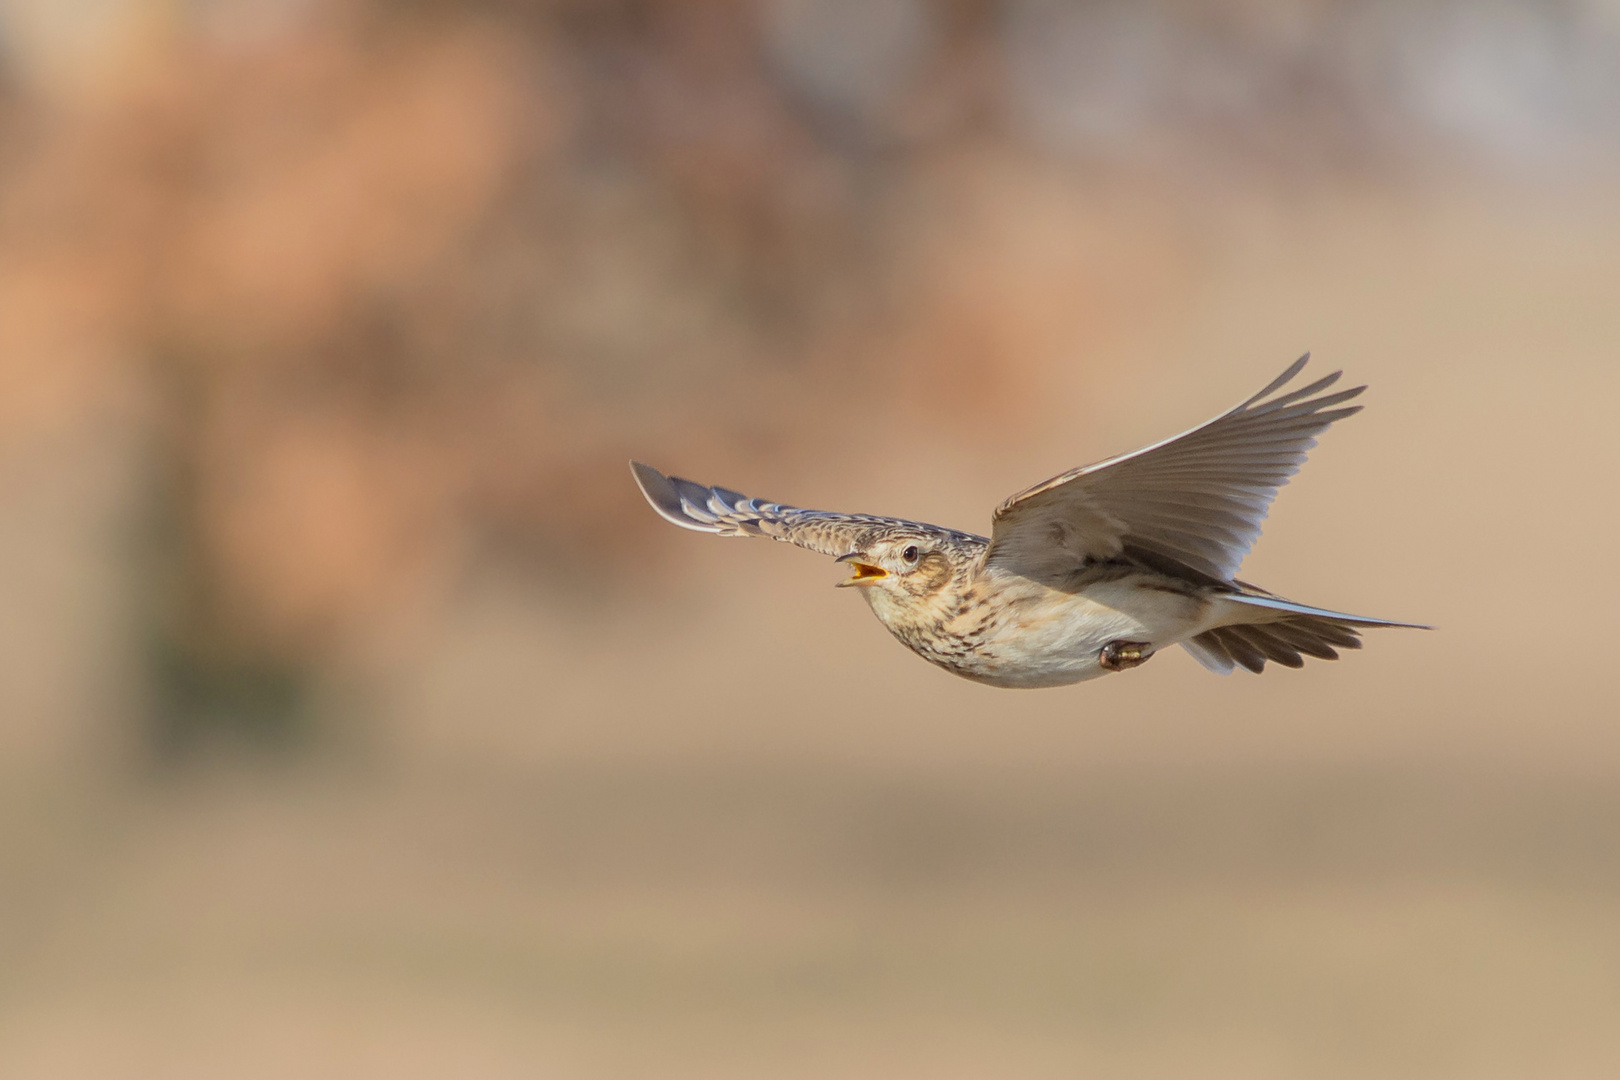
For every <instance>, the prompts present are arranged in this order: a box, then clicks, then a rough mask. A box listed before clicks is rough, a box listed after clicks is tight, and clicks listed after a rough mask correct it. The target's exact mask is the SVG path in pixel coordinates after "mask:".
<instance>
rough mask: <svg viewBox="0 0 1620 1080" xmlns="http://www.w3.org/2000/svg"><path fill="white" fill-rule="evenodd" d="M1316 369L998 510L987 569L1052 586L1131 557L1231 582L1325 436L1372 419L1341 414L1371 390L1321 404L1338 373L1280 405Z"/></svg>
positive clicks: (1292, 371) (1284, 378)
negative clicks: (1339, 423) (1293, 384)
mask: <svg viewBox="0 0 1620 1080" xmlns="http://www.w3.org/2000/svg"><path fill="white" fill-rule="evenodd" d="M1309 359H1310V354H1309V353H1307V354H1306V355H1304V356H1302V357H1300V358H1299V359H1298V360H1297V361H1295V362H1294V364H1293V365H1292V366H1290V367H1289V368H1288V370H1287V371H1285V372H1283V373H1282V374H1281V375H1279V376H1278V377H1277V378H1276V379H1275V380H1273V381H1272V383H1271V384H1270V385H1269V386H1267V387H1266V388H1265V389H1264V390H1262V391H1260V392H1259V393H1258V394H1256V395H1254V396H1253V397H1251V398H1250V399H1249V400H1247V401H1245V402H1244V403H1243V404H1241V405H1239V406H1238V407H1237V408H1235V409H1233V410H1231V411H1230V412H1226V413H1222V414H1221V415H1220V416H1217V417H1216V418H1215V419H1213V420H1210V421H1209V422H1208V423H1205V424H1201V425H1199V426H1198V427H1195V428H1193V429H1192V430H1191V431H1187V432H1184V433H1182V434H1180V435H1177V436H1175V437H1174V438H1170V439H1166V440H1164V441H1163V442H1159V443H1154V444H1153V445H1152V446H1148V447H1144V448H1143V449H1141V450H1137V451H1135V452H1133V453H1129V454H1124V455H1121V456H1120V457H1115V458H1109V459H1108V460H1107V461H1099V462H1098V463H1097V464H1095V465H1087V466H1085V467H1084V468H1079V469H1074V470H1071V471H1069V472H1066V473H1064V474H1063V475H1061V476H1054V477H1053V478H1052V479H1050V480H1048V481H1046V482H1045V483H1043V484H1037V485H1036V486H1034V487H1032V488H1030V489H1029V490H1027V491H1022V492H1019V493H1018V494H1017V495H1014V496H1013V497H1012V498H1010V499H1008V500H1007V501H1006V502H1004V503H1002V504H1001V506H1000V507H999V508H998V509H997V510H996V513H995V527H994V530H993V531H992V532H991V535H990V547H989V550H988V552H987V553H986V556H985V557H986V560H987V563H988V564H989V565H993V566H999V567H1001V568H1003V569H1007V570H1011V571H1013V572H1015V573H1019V574H1023V575H1026V576H1029V577H1035V578H1047V577H1051V576H1056V575H1063V574H1066V573H1068V572H1070V571H1072V570H1074V569H1075V568H1076V567H1077V566H1080V565H1082V564H1083V563H1084V562H1086V561H1088V560H1100V559H1110V558H1116V557H1119V556H1121V555H1124V556H1127V557H1135V558H1139V559H1143V560H1146V561H1148V562H1149V563H1152V564H1154V565H1158V566H1161V567H1165V568H1167V569H1170V570H1172V571H1175V572H1187V571H1191V572H1192V575H1193V576H1196V577H1204V578H1210V579H1214V580H1215V581H1220V582H1229V581H1231V580H1232V579H1233V577H1234V576H1235V575H1236V574H1237V570H1238V566H1239V565H1240V564H1241V563H1242V562H1243V556H1244V555H1245V554H1247V553H1248V550H1249V548H1250V546H1251V545H1253V543H1254V541H1255V539H1256V538H1257V537H1259V535H1260V524H1261V522H1262V521H1264V520H1265V517H1266V511H1267V509H1268V508H1269V507H1270V506H1271V500H1272V499H1273V498H1275V497H1276V495H1277V489H1278V488H1280V487H1281V486H1282V485H1284V484H1286V483H1287V482H1288V478H1289V477H1290V476H1292V475H1293V474H1294V473H1295V472H1297V471H1299V466H1300V465H1301V464H1302V463H1303V462H1304V461H1305V453H1306V451H1308V450H1309V449H1310V448H1311V447H1313V446H1315V445H1316V436H1317V435H1319V434H1321V432H1322V431H1323V429H1325V428H1326V427H1327V426H1328V425H1329V424H1331V423H1333V422H1334V421H1335V420H1341V419H1343V418H1344V417H1346V416H1349V415H1350V414H1352V413H1355V412H1358V411H1360V409H1361V406H1359V405H1352V406H1349V407H1347V408H1335V406H1338V405H1341V404H1343V403H1344V402H1346V401H1349V400H1350V399H1351V398H1353V397H1355V396H1356V395H1357V394H1359V393H1361V392H1362V391H1363V390H1365V389H1366V387H1365V386H1357V387H1352V388H1351V389H1349V390H1340V391H1338V392H1336V393H1331V394H1324V393H1322V391H1324V390H1326V389H1327V388H1328V387H1330V386H1332V385H1333V384H1334V383H1335V382H1337V381H1338V379H1339V375H1340V372H1337V371H1335V372H1334V373H1333V374H1331V375H1328V376H1325V377H1324V378H1321V379H1318V380H1317V381H1315V382H1313V383H1311V384H1310V385H1309V386H1305V387H1302V388H1301V389H1298V390H1293V391H1290V392H1288V393H1286V394H1278V393H1277V391H1279V390H1281V389H1282V388H1283V387H1284V386H1286V385H1287V384H1288V383H1289V382H1290V381H1291V380H1292V379H1293V378H1294V376H1296V375H1298V374H1299V373H1300V371H1301V370H1302V369H1303V368H1304V367H1305V362H1306V361H1307V360H1309ZM1274 394H1275V395H1276V396H1275V397H1273V396H1272V395H1274ZM1312 395H1318V396H1312Z"/></svg>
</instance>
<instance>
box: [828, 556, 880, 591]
mask: <svg viewBox="0 0 1620 1080" xmlns="http://www.w3.org/2000/svg"><path fill="white" fill-rule="evenodd" d="M867 557H868V556H867V554H866V552H864V551H852V552H850V553H849V554H848V555H840V556H839V557H838V558H837V559H836V560H834V561H836V562H847V563H849V564H850V567H851V568H852V569H853V570H854V571H855V574H854V576H853V577H847V578H845V579H844V580H843V581H840V582H839V583H838V588H840V589H842V588H845V587H847V586H850V585H870V584H872V582H874V581H880V580H882V579H883V578H886V577H888V576H889V572H888V571H887V570H885V569H883V567H881V566H873V565H872V564H871V563H869V562H862V561H861V560H862V559H865V558H867Z"/></svg>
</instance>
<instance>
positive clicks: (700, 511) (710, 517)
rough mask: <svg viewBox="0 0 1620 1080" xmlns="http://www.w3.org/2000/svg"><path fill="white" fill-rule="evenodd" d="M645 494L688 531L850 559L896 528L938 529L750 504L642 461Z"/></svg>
mask: <svg viewBox="0 0 1620 1080" xmlns="http://www.w3.org/2000/svg"><path fill="white" fill-rule="evenodd" d="M630 471H631V472H632V473H634V474H635V477H636V483H637V484H639V485H640V486H641V493H642V494H643V495H645V496H647V501H648V502H649V503H652V508H653V509H654V510H656V511H658V513H659V514H660V515H661V516H662V517H663V518H664V520H666V521H670V522H674V523H675V524H676V525H679V526H680V527H681V528H683V529H695V530H696V531H698V532H707V533H715V534H717V535H719V536H768V537H770V538H771V539H772V540H781V541H783V542H784V543H788V544H797V545H798V546H799V547H802V548H808V549H809V550H811V551H818V552H820V553H821V554H823V555H837V556H844V555H849V554H851V553H853V552H857V551H864V550H866V547H867V545H868V544H869V543H870V542H871V541H872V540H873V539H874V538H876V537H878V536H881V535H883V534H885V533H891V532H892V531H893V530H894V529H895V527H896V526H899V527H909V528H911V529H928V530H932V531H943V530H935V529H934V527H932V526H927V525H921V524H919V523H917V522H911V521H903V520H901V519H899V518H887V517H877V516H876V515H872V514H834V513H829V512H827V511H825V510H801V509H799V508H798V507H796V506H782V505H780V504H778V503H770V502H765V501H763V500H761V499H750V498H749V497H748V496H746V495H739V494H738V493H737V492H735V491H728V490H727V489H725V488H723V487H705V486H704V485H702V484H699V483H696V482H694V481H691V480H685V479H682V478H681V477H679V476H665V475H664V474H663V473H661V472H659V471H658V470H657V469H654V468H652V467H651V466H649V465H643V464H642V463H641V462H639V461H632V462H631V463H630Z"/></svg>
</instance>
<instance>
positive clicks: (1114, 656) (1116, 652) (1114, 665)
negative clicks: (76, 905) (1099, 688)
mask: <svg viewBox="0 0 1620 1080" xmlns="http://www.w3.org/2000/svg"><path fill="white" fill-rule="evenodd" d="M1152 656H1153V646H1152V645H1151V644H1150V643H1148V642H1146V641H1110V642H1109V643H1108V644H1106V645H1104V646H1103V647H1102V651H1101V652H1100V653H1098V654H1097V659H1098V660H1099V661H1101V663H1102V666H1103V667H1104V668H1106V669H1107V670H1109V671H1124V670H1125V669H1127V668H1133V667H1141V666H1142V665H1143V664H1145V663H1147V662H1148V660H1149V659H1151V658H1152Z"/></svg>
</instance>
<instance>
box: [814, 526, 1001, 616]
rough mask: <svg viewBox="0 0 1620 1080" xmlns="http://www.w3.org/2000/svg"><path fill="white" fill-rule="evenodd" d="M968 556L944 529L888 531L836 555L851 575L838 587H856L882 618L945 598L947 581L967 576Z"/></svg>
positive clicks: (954, 580) (956, 580)
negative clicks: (849, 550)
mask: <svg viewBox="0 0 1620 1080" xmlns="http://www.w3.org/2000/svg"><path fill="white" fill-rule="evenodd" d="M974 554H976V552H971V551H968V550H967V548H966V546H965V545H964V544H962V543H960V542H958V541H957V540H956V539H955V538H954V537H953V536H952V535H951V534H950V533H948V532H946V531H944V530H939V531H937V532H935V531H932V530H925V529H904V530H898V529H897V530H889V531H887V532H885V533H883V534H879V535H876V536H872V537H870V538H867V539H866V540H865V541H864V542H863V543H862V544H861V545H860V546H859V548H857V550H855V551H851V552H850V553H848V554H847V555H842V556H840V557H839V559H838V561H839V562H841V563H848V564H849V565H850V567H851V568H852V569H853V570H854V573H853V574H852V575H851V576H850V577H848V578H846V579H844V580H843V581H840V582H839V583H838V584H839V586H840V587H852V588H857V589H860V590H861V591H862V592H863V593H864V594H865V595H866V600H867V602H868V603H869V604H871V605H872V609H873V610H874V611H875V612H876V613H877V614H878V616H879V617H881V618H884V619H885V620H887V618H888V617H889V616H890V615H895V614H899V613H900V612H902V611H905V612H911V613H915V612H916V611H917V610H918V609H919V608H920V607H927V606H929V603H930V601H936V600H939V599H940V598H942V597H945V596H947V595H948V594H950V593H951V592H952V588H951V586H952V585H953V583H955V582H958V581H960V580H961V579H962V578H964V577H965V576H966V574H967V573H968V569H969V565H970V564H971V562H972V556H973V555H974Z"/></svg>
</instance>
